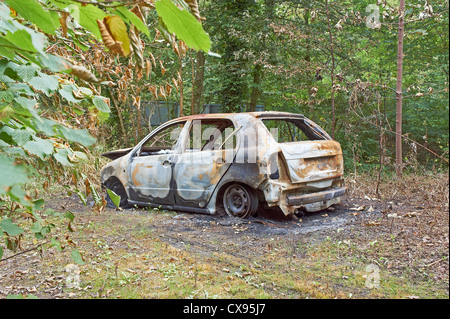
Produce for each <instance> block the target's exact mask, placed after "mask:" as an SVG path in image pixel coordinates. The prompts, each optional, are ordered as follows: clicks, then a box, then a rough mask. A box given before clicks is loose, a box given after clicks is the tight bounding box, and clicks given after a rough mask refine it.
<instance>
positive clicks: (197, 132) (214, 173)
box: [174, 118, 239, 207]
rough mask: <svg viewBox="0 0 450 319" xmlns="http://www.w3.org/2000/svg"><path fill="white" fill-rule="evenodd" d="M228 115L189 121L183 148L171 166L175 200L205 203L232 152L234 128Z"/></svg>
mask: <svg viewBox="0 0 450 319" xmlns="http://www.w3.org/2000/svg"><path fill="white" fill-rule="evenodd" d="M238 130H239V129H236V127H235V125H234V124H233V122H232V121H231V120H229V119H224V118H219V119H201V120H194V121H192V122H191V125H190V128H189V133H188V135H187V139H186V143H185V145H184V147H183V151H182V153H181V155H180V157H179V158H178V161H177V163H176V165H175V167H174V179H175V182H176V185H177V191H176V194H175V201H176V203H177V205H180V206H190V207H205V206H206V204H207V203H208V201H209V198H210V197H211V194H212V192H213V191H214V189H215V187H216V186H217V184H218V182H219V181H220V179H221V178H222V176H223V175H224V174H225V172H226V171H227V169H228V168H229V167H230V165H231V163H232V162H233V159H234V156H235V154H236V145H237V143H236V139H237V134H236V133H237V131H238Z"/></svg>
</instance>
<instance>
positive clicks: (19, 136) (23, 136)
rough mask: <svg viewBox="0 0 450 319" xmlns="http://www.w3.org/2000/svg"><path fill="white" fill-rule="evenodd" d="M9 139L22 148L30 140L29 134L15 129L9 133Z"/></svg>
mask: <svg viewBox="0 0 450 319" xmlns="http://www.w3.org/2000/svg"><path fill="white" fill-rule="evenodd" d="M11 138H12V139H13V140H14V142H16V143H17V145H19V146H23V145H24V144H25V143H27V142H28V141H29V140H30V138H31V133H30V132H28V131H27V130H21V129H16V130H14V131H12V132H11Z"/></svg>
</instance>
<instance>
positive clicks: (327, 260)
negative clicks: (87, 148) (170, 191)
mask: <svg viewBox="0 0 450 319" xmlns="http://www.w3.org/2000/svg"><path fill="white" fill-rule="evenodd" d="M347 183H348V184H349V194H348V195H347V196H346V197H345V198H344V200H343V202H342V204H340V205H336V206H335V207H334V208H333V209H329V210H324V211H320V212H316V213H307V214H305V215H304V216H302V217H301V218H300V219H295V220H293V219H290V218H286V217H284V216H283V215H282V214H281V213H280V212H278V211H269V210H266V211H260V212H259V213H258V215H257V216H255V217H250V218H248V219H237V218H231V217H228V216H226V215H223V214H222V215H215V216H209V215H202V214H191V213H183V212H165V211H158V210H154V209H150V210H149V209H144V208H138V209H129V210H122V211H118V210H114V209H110V208H105V210H104V211H102V212H101V213H100V214H99V213H95V212H93V211H92V210H91V209H89V208H87V207H85V206H84V205H82V204H81V203H80V201H79V200H78V198H77V197H76V195H72V196H68V195H66V194H64V193H61V194H57V195H55V196H52V198H51V200H48V205H47V206H46V207H51V208H53V209H55V210H57V211H62V212H64V211H66V210H70V211H71V212H73V213H74V214H75V216H76V219H75V221H76V223H75V227H76V228H78V230H77V231H76V232H74V233H70V234H69V235H68V236H71V237H70V238H71V239H70V240H72V241H73V242H74V246H75V245H76V247H77V249H78V250H79V251H81V252H82V253H83V258H84V259H85V260H86V262H87V264H88V265H90V266H91V267H97V268H90V269H91V270H90V272H91V271H92V269H96V270H97V272H98V273H99V274H100V273H101V274H103V271H104V270H105V269H106V268H108V267H110V268H108V269H110V273H113V270H111V269H112V268H111V267H112V266H111V265H115V267H116V268H115V272H116V277H117V276H118V274H117V269H118V267H122V265H120V266H118V265H119V264H120V263H119V261H118V260H119V257H118V256H117V255H116V254H118V253H119V252H123V251H128V252H132V253H133V254H135V255H136V256H143V255H145V254H147V256H148V255H149V252H155V246H154V245H155V241H159V242H161V243H164V245H166V246H165V247H166V248H164V249H162V250H163V251H164V253H165V254H168V256H167V259H166V260H164V261H163V260H162V259H161V258H162V257H158V256H157V253H154V255H153V259H151V258H150V257H148V258H150V259H149V260H152V262H150V264H151V265H150V266H149V264H148V262H149V261H148V260H147V264H146V265H147V266H145V267H147V268H145V267H144V266H143V267H144V268H145V269H147V270H146V272H145V273H148V272H150V273H151V271H152V269H163V268H164V266H155V265H157V264H158V262H161V265H163V264H164V263H165V264H168V263H172V262H173V263H177V262H179V264H177V265H178V266H179V267H181V266H182V265H181V263H180V262H181V261H179V259H180V260H190V261H192V260H196V261H197V262H199V263H200V262H201V263H206V264H208V265H210V266H208V267H212V268H213V270H212V272H213V273H219V274H221V273H222V272H226V273H228V272H229V273H230V274H233V273H234V274H237V275H236V276H240V277H239V278H240V280H244V279H245V273H252V275H253V276H254V278H256V279H255V280H256V281H254V282H253V283H254V286H255V287H258V289H261V293H262V294H263V295H262V296H263V297H269V298H270V297H274V298H305V297H318V298H322V297H323V298H331V297H338V298H348V297H352V296H353V297H357V298H448V284H449V279H448V278H449V235H448V229H449V219H448V214H449V210H448V174H447V175H440V176H438V177H437V178H436V177H432V178H417V177H415V179H414V178H413V180H409V181H408V180H406V181H401V182H389V181H388V182H385V183H384V184H382V187H384V190H383V189H382V192H383V193H382V194H381V196H380V194H379V195H375V194H373V188H374V185H373V181H372V180H367V181H363V182H358V183H359V184H358V186H356V185H354V184H356V183H354V182H352V179H351V178H349V179H347ZM87 230H89V232H88V231H87ZM70 240H69V241H70ZM151 245H153V246H151ZM150 246H151V247H150ZM167 246H169V247H172V248H173V249H175V250H174V251H179V252H182V254H181V253H180V254H181V255H176V253H172V255H171V253H170V252H173V251H172V250H171V251H170V252H169V253H167ZM108 252H109V253H110V255H108V256H109V257H108V258H109V259H108V258H106V257H105V258H106V259H104V260H103V259H102V260H100V259H99V256H100V255H101V256H106V254H107V253H108ZM169 255H170V256H169ZM174 256H175V257H174ZM177 256H178V257H177ZM5 257H7V253H5V256H4V258H5ZM114 258H117V261H114ZM142 258H144V257H142ZM158 258H160V259H158ZM55 262H56V263H55ZM70 262H71V261H70V259H69V258H68V257H67V253H66V257H61V253H60V252H58V251H56V250H55V249H47V250H44V251H43V252H42V253H39V252H38V251H37V250H31V251H30V252H27V253H24V254H22V255H20V256H17V257H15V258H11V259H8V260H6V261H4V262H3V263H2V264H1V265H0V266H1V267H0V297H2V298H4V297H6V296H7V295H10V294H25V295H27V294H32V295H36V296H38V297H40V298H87V297H89V298H90V297H94V298H97V297H104V298H114V297H119V298H124V297H125V298H133V297H134V295H131V296H123V295H114V292H113V289H116V288H111V289H110V290H109V292H108V293H107V292H105V291H107V289H106V288H105V287H104V286H105V282H106V281H107V280H106V279H104V280H103V286H101V287H100V289H97V288H95V289H93V288H92V286H89V284H88V283H85V287H84V288H83V289H84V290H83V289H81V288H80V289H78V291H74V290H71V289H67V287H66V285H67V284H66V277H67V274H66V273H65V272H64V270H63V266H64V265H65V264H68V263H70ZM321 264H323V268H324V269H323V270H317V271H316V272H315V274H314V271H311V272H310V271H309V270H312V269H313V268H314V267H318V266H320V265H321ZM368 264H375V265H377V267H379V268H380V269H381V271H382V272H383V273H382V274H383V278H385V281H384V282H383V285H385V286H384V287H383V289H381V290H380V289H379V290H376V291H375V292H374V290H369V289H368V288H367V287H365V286H364V285H363V284H361V282H364V276H366V275H367V274H366V275H364V270H361V269H363V268H362V267H365V266H366V265H368ZM105 265H110V266H108V267H106V266H105ZM255 265H256V266H255ZM82 267H86V266H82ZM130 267H131V268H132V266H130ZM130 267H128V268H126V266H123V268H124V269H128V270H127V271H129V269H130ZM148 267H150V268H149V269H150V270H148ZM151 267H153V268H151ZM305 267H310V269H309V270H308V272H306V270H305ZM327 267H328V268H327ZM144 268H143V269H144ZM191 268H192V266H190V268H189V269H191ZM319 268H320V267H319ZM108 269H107V270H108ZM136 269H137V270H135V271H136V274H141V273H139V271H143V269H140V270H139V267H138V266H136ZM164 269H165V268H164ZM325 269H328V270H325ZM291 271H292V274H291V275H290V276H291V277H292V282H291V283H286V285H284V286H283V284H282V282H281V279H280V281H276V279H273V283H272V284H271V285H270V284H268V283H267V281H268V280H267V278H269V277H268V276H269V275H268V273H271V274H272V275H273V276H275V277H276V276H277V275H279V276H280V278H281V277H283V276H285V275H286V273H290V272H291ZM301 271H303V272H302V274H304V276H303V277H302V278H298V277H296V275H295V273H296V272H297V273H300V272H301ZM161 273H162V272H161ZM187 273H189V272H187ZM311 273H312V274H311ZM164 274H165V275H167V274H166V273H164ZM306 274H308V276H312V277H311V278H309V277H308V276H307V275H306ZM224 275H226V274H224ZM86 276H87V277H89V276H92V274H90V275H86ZM108 276H110V275H108V271H106V272H105V278H107V277H108ZM140 276H141V277H140V278H141V280H145V278H146V277H145V276H144V275H140ZM352 276H354V277H355V278H356V279H355V280H354V281H353V282H351V280H350V279H351V278H349V277H352ZM219 277H220V276H219ZM219 277H218V278H219ZM228 277H230V276H228ZM228 277H226V278H228ZM291 277H289V278H291ZM307 277H308V278H309V279H308V280H307ZM313 277H314V278H313ZM327 277H329V278H327ZM359 277H361V278H359ZM143 278H144V279H143ZM246 278H247V279H248V278H249V277H246ZM383 278H382V279H383ZM197 280H200V278H197V277H195V285H194V287H197V285H198V283H197ZM217 280H219V279H217ZM224 280H225V279H224ZM227 280H230V279H229V278H228V279H227ZM283 280H284V279H283ZM290 280H291V279H290ZM208 282H209V281H208ZM256 282H257V283H256ZM318 282H319V283H318ZM394 282H395V283H394ZM234 283H236V282H234ZM247 283H248V280H247ZM140 284H141V283H140ZM205 285H207V284H205ZM389 285H390V286H389ZM402 285H405V287H403V286H402ZM407 285H411V287H410V288H408V287H406V286H407ZM399 286H400V287H399ZM86 287H87V288H86ZM89 287H90V288H89ZM158 287H159V286H158ZM161 287H163V286H161ZM269 287H270V288H269ZM275 287H278V289H277V288H275ZM162 289H165V291H166V292H167V291H168V290H170V289H171V286H170V285H166V286H165V287H163V288H162ZM205 289H206V288H205ZM224 289H225V291H223V294H221V293H218V294H216V296H218V297H219V298H221V297H236V296H237V297H257V296H255V295H252V294H254V293H257V292H256V291H253V290H252V291H250V290H249V292H248V293H246V292H243V291H242V289H240V290H239V292H234V294H233V290H231V291H230V288H229V289H226V288H224ZM252 289H257V288H253V287H252ZM93 290H95V292H94V291H93ZM84 291H86V293H84ZM151 291H154V294H153V293H149V294H148V295H139V297H156V298H159V297H162V298H165V297H172V296H175V297H180V296H181V297H185V295H176V294H175V295H170V294H169V295H167V294H166V295H164V294H162V295H161V294H160V291H158V292H157V289H156V290H151ZM190 293H191V294H192V292H190ZM258 293H259V292H258ZM191 297H192V296H191ZM194 297H210V296H208V295H195V296H194Z"/></svg>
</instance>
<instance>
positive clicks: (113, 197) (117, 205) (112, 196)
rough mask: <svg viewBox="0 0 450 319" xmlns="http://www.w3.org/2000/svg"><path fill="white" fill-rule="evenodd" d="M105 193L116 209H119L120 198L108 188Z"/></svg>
mask: <svg viewBox="0 0 450 319" xmlns="http://www.w3.org/2000/svg"><path fill="white" fill-rule="evenodd" d="M106 192H107V193H108V195H109V198H111V200H112V202H113V203H114V205H116V207H117V208H119V207H120V196H119V195H117V194H116V193H114V192H113V191H112V190H110V189H108V188H107V189H106Z"/></svg>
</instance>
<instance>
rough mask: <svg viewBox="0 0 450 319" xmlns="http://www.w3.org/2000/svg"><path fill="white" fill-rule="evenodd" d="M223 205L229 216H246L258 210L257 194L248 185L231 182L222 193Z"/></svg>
mask: <svg viewBox="0 0 450 319" xmlns="http://www.w3.org/2000/svg"><path fill="white" fill-rule="evenodd" d="M223 207H224V209H225V212H226V213H227V214H228V215H229V216H231V217H239V218H246V217H248V216H251V215H254V214H255V213H256V211H257V210H258V196H257V194H256V191H255V190H254V189H252V188H250V187H248V186H245V185H242V184H232V185H230V186H228V187H227V188H226V189H225V192H224V193H223Z"/></svg>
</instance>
